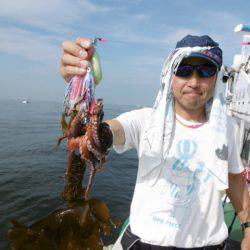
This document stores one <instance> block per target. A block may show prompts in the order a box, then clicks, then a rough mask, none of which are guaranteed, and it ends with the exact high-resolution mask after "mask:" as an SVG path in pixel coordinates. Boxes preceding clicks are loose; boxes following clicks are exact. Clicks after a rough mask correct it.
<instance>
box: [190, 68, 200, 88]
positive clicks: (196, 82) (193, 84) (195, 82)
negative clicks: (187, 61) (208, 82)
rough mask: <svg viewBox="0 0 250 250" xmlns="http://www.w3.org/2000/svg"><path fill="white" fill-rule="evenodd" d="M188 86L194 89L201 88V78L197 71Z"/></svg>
mask: <svg viewBox="0 0 250 250" xmlns="http://www.w3.org/2000/svg"><path fill="white" fill-rule="evenodd" d="M188 85H189V86H190V87H192V88H197V87H199V86H200V77H199V75H198V74H197V72H196V71H194V72H193V73H192V75H191V76H190V78H189V79H188Z"/></svg>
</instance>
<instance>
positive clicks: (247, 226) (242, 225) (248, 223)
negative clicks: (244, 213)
mask: <svg viewBox="0 0 250 250" xmlns="http://www.w3.org/2000/svg"><path fill="white" fill-rule="evenodd" d="M249 227H250V222H249V221H248V222H245V223H242V224H241V228H242V231H244V230H245V229H246V228H249Z"/></svg>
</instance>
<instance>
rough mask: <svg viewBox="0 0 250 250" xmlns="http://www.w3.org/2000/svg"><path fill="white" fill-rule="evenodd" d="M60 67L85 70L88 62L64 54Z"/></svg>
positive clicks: (88, 64)
mask: <svg viewBox="0 0 250 250" xmlns="http://www.w3.org/2000/svg"><path fill="white" fill-rule="evenodd" d="M61 62H62V65H63V66H67V65H68V66H76V67H79V68H87V67H89V66H90V63H89V61H87V60H81V59H80V58H79V57H76V56H72V55H70V54H64V55H63V57H62V61H61Z"/></svg>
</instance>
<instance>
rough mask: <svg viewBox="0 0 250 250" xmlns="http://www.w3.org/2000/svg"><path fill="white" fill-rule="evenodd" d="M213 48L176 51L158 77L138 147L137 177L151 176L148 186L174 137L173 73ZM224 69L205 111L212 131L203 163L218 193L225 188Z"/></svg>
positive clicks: (225, 125) (226, 173) (226, 156)
mask: <svg viewBox="0 0 250 250" xmlns="http://www.w3.org/2000/svg"><path fill="white" fill-rule="evenodd" d="M211 48H212V47H192V48H191V47H183V48H179V49H176V50H175V51H174V52H173V53H171V54H170V56H169V57H168V58H167V59H166V61H165V63H164V65H163V69H162V74H161V89H160V91H159V93H158V95H157V98H156V101H155V104H154V106H153V111H152V114H151V116H150V119H149V121H148V123H147V125H146V128H145V130H144V132H143V134H142V140H141V144H140V147H139V165H140V169H141V171H140V177H141V178H143V177H145V176H147V175H148V174H149V173H151V172H152V171H154V175H153V176H154V177H152V176H150V180H149V185H154V184H155V181H156V180H157V177H158V176H159V174H160V171H161V168H160V165H161V163H162V162H163V161H164V160H165V159H166V158H167V157H168V152H169V149H170V147H171V144H172V138H173V135H174V127H175V116H174V98H173V95H172V79H173V72H174V70H175V69H177V68H178V66H179V64H180V63H181V61H182V60H183V58H185V57H188V56H189V55H190V54H191V53H193V52H201V51H203V50H208V49H211ZM222 76H223V69H221V71H220V72H219V74H218V77H217V82H216V85H215V89H214V94H213V99H212V101H210V102H209V103H208V104H207V107H206V110H207V115H208V118H209V121H208V124H209V129H210V130H211V131H210V133H209V136H207V138H204V139H205V140H207V145H208V153H207V159H204V161H205V162H207V163H208V164H209V165H207V164H206V165H207V168H208V170H209V171H210V173H211V175H212V176H213V177H214V178H213V179H214V182H215V184H216V187H217V188H218V189H219V190H223V189H226V188H227V187H228V161H227V160H228V148H227V119H226V107H225V101H224V96H225V95H224V91H225V86H224V85H225V84H223V82H222Z"/></svg>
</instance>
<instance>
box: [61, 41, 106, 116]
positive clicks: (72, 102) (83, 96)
mask: <svg viewBox="0 0 250 250" xmlns="http://www.w3.org/2000/svg"><path fill="white" fill-rule="evenodd" d="M106 41H107V40H106V39H104V38H99V37H96V38H95V39H94V40H93V41H92V45H93V46H94V47H96V45H97V42H106ZM90 63H91V66H90V67H89V68H88V69H87V73H86V74H85V75H83V76H82V75H76V76H74V77H73V78H72V79H71V81H70V83H69V86H68V87H67V90H66V93H65V98H64V103H63V116H71V115H72V114H73V113H74V111H77V113H78V115H80V116H82V117H83V118H84V117H85V118H86V117H88V116H89V115H90V114H92V113H93V111H94V108H95V97H94V93H95V86H96V85H97V84H98V83H99V82H100V81H101V80H102V69H101V64H100V57H99V54H98V52H97V51H96V49H94V53H93V56H92V58H91V60H90Z"/></svg>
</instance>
